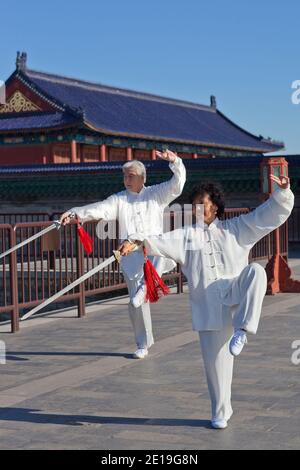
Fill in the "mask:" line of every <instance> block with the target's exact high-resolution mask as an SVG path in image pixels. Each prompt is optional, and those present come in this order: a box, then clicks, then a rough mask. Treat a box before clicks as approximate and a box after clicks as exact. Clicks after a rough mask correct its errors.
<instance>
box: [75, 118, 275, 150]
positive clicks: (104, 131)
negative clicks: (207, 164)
mask: <svg viewBox="0 0 300 470" xmlns="http://www.w3.org/2000/svg"><path fill="white" fill-rule="evenodd" d="M84 124H85V126H86V127H88V128H89V129H90V130H92V131H95V132H100V133H102V134H107V135H113V136H117V137H127V138H132V139H145V140H154V141H157V142H174V143H178V144H182V145H196V146H203V147H210V148H221V149H230V150H242V151H246V152H257V153H267V152H277V151H279V150H283V149H284V145H283V146H279V145H278V147H277V146H275V145H274V146H272V148H270V146H271V145H270V146H269V147H266V148H262V147H243V146H236V145H228V144H215V143H213V142H205V141H194V140H181V139H174V137H169V138H167V137H161V136H152V135H144V134H132V133H126V132H122V133H121V132H116V131H111V130H110V129H105V128H100V127H96V126H94V125H93V124H92V123H90V122H89V121H86V120H85V121H84Z"/></svg>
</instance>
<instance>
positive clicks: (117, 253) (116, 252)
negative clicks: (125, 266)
mask: <svg viewBox="0 0 300 470" xmlns="http://www.w3.org/2000/svg"><path fill="white" fill-rule="evenodd" d="M113 255H114V257H115V258H116V261H118V263H120V261H121V253H120V252H119V250H113Z"/></svg>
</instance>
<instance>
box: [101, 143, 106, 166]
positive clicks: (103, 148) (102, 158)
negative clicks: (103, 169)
mask: <svg viewBox="0 0 300 470" xmlns="http://www.w3.org/2000/svg"><path fill="white" fill-rule="evenodd" d="M106 161H107V158H106V145H105V144H102V145H100V162H106Z"/></svg>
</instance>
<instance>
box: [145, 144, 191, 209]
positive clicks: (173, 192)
mask: <svg viewBox="0 0 300 470" xmlns="http://www.w3.org/2000/svg"><path fill="white" fill-rule="evenodd" d="M156 156H157V157H158V158H161V159H162V160H166V161H168V162H169V167H170V169H171V171H172V172H173V173H174V175H173V177H172V178H171V179H170V180H169V181H166V182H165V183H161V184H156V185H154V186H151V190H152V191H153V197H154V198H155V199H156V200H157V201H158V202H159V203H160V204H161V205H162V206H167V205H168V204H170V202H172V201H174V199H176V198H177V197H179V196H180V194H181V193H182V190H183V187H184V184H185V181H186V170H185V166H184V164H183V162H182V160H181V158H179V157H178V156H177V155H176V154H175V153H174V152H171V151H170V150H166V151H165V152H158V151H157V152H156Z"/></svg>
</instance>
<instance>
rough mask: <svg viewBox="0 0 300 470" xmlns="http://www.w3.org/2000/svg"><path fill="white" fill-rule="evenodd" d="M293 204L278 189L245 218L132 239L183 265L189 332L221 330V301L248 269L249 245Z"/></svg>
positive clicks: (283, 217) (287, 192) (275, 224)
mask: <svg viewBox="0 0 300 470" xmlns="http://www.w3.org/2000/svg"><path fill="white" fill-rule="evenodd" d="M293 205H294V195H293V193H292V191H291V190H290V189H277V190H276V191H275V192H274V193H273V194H272V196H271V197H270V198H269V199H268V200H267V201H266V202H265V203H263V204H262V205H260V206H259V207H258V208H257V209H255V210H254V211H253V212H250V213H248V214H243V215H241V216H239V217H235V218H232V219H229V220H224V221H221V220H219V219H218V218H216V219H215V220H214V222H212V223H211V224H210V225H209V226H207V225H206V224H204V227H202V228H199V226H198V227H194V226H193V227H191V226H190V227H184V228H182V229H178V230H174V231H173V232H169V233H165V234H163V235H161V236H159V237H153V238H150V237H143V236H141V234H137V233H135V234H131V235H130V239H137V240H143V239H144V241H145V242H144V244H145V246H146V248H147V250H148V253H149V254H151V255H156V256H163V257H167V258H171V259H173V260H174V261H176V262H178V263H180V264H181V265H182V271H183V273H184V274H185V276H186V277H187V280H188V285H189V296H190V303H191V309H192V321H193V329H194V330H197V331H203V330H204V331H205V330H220V329H222V327H223V318H222V312H223V314H224V310H223V308H224V306H222V298H223V297H224V295H225V294H226V291H227V290H228V288H229V286H230V280H231V279H232V278H234V277H237V276H239V274H240V273H241V271H242V270H243V269H244V268H245V266H247V265H248V257H249V252H250V250H251V248H252V247H253V245H255V243H257V242H258V241H259V240H260V239H261V238H263V237H264V236H265V235H267V234H268V233H270V232H272V231H273V230H274V229H275V228H277V227H279V226H280V225H282V224H283V223H284V222H285V221H286V220H287V218H288V217H289V215H290V213H291V211H292V208H293ZM129 257H130V256H129ZM228 308H229V307H228Z"/></svg>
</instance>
